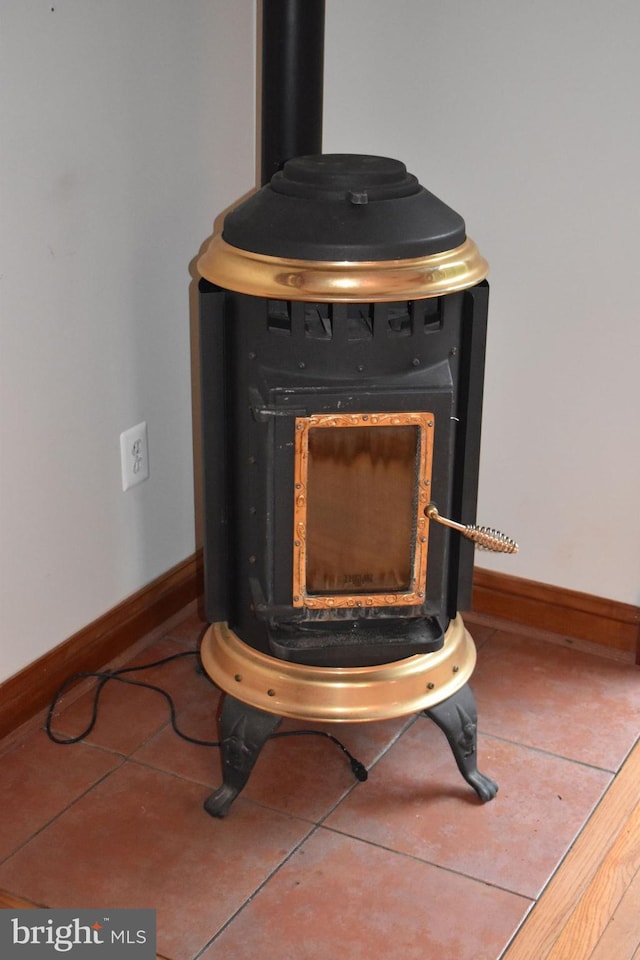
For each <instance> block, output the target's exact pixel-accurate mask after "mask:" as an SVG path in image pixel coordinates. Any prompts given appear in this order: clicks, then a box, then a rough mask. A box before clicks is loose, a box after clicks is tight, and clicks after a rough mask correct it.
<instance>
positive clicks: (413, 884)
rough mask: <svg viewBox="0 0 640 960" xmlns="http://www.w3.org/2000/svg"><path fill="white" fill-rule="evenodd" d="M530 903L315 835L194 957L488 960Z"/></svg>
mask: <svg viewBox="0 0 640 960" xmlns="http://www.w3.org/2000/svg"><path fill="white" fill-rule="evenodd" d="M528 906H529V901H528V900H525V899H524V898H521V897H518V896H516V895H515V894H511V893H506V892H505V891H503V890H498V889H496V888H495V887H494V888H492V887H489V886H487V885H485V884H482V883H478V882H477V881H474V880H470V879H468V878H467V877H461V876H457V875H455V874H452V873H449V872H447V871H444V870H440V869H438V868H437V867H433V866H430V865H429V864H425V863H420V862H419V861H417V860H413V859H411V858H410V857H405V856H401V855H398V854H395V853H392V852H390V851H388V850H381V849H379V848H377V847H374V846H371V845H369V844H366V843H361V842H360V841H358V840H354V839H351V838H349V837H343V836H339V835H337V834H333V833H331V832H330V831H327V830H323V829H322V828H320V829H319V830H318V831H317V832H316V833H315V834H314V835H313V836H312V837H311V838H310V839H309V840H307V841H306V843H305V844H304V845H303V846H302V847H301V848H300V849H299V850H297V851H296V853H295V854H294V855H293V857H292V858H291V859H290V860H289V861H288V862H287V863H286V864H285V865H284V866H283V867H282V868H281V869H280V870H279V871H278V873H277V874H276V876H275V877H274V878H273V879H272V880H271V881H270V882H269V884H268V885H267V886H266V887H265V888H263V889H262V890H260V892H259V893H258V895H257V896H256V897H255V898H254V899H253V900H252V901H251V903H249V904H248V905H247V906H246V907H245V909H244V910H243V911H242V913H240V914H239V915H238V916H237V917H236V918H235V919H234V920H233V922H232V923H231V924H230V925H229V926H228V927H227V929H226V930H224V931H223V932H222V933H221V934H220V936H219V937H218V938H217V940H216V941H215V942H214V943H213V944H212V945H211V946H210V947H209V948H208V949H207V950H205V951H204V953H203V954H202V957H201V958H200V960H231V958H233V960H255V958H257V957H259V958H260V960H336V958H340V957H348V958H349V960H382V958H384V960H431V958H433V960H496V957H497V956H498V955H499V953H500V951H501V948H502V947H504V946H505V944H506V942H507V940H508V939H509V936H510V935H511V934H512V932H513V930H514V929H515V927H516V925H517V924H518V922H519V921H520V919H521V918H522V916H523V915H524V913H525V911H526V910H527V908H528Z"/></svg>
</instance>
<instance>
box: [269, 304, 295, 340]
mask: <svg viewBox="0 0 640 960" xmlns="http://www.w3.org/2000/svg"><path fill="white" fill-rule="evenodd" d="M267 303H268V308H267V328H268V330H269V332H270V333H280V334H283V333H284V334H286V335H288V336H291V304H290V303H288V301H287V300H268V301H267Z"/></svg>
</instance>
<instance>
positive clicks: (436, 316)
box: [414, 297, 442, 333]
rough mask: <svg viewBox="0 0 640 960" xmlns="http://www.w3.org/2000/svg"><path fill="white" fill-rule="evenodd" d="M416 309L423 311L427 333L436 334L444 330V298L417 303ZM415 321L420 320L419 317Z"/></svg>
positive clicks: (433, 298)
mask: <svg viewBox="0 0 640 960" xmlns="http://www.w3.org/2000/svg"><path fill="white" fill-rule="evenodd" d="M414 308H415V310H416V311H417V310H418V309H420V311H421V314H422V317H421V319H422V323H423V327H424V332H425V333H435V332H437V331H438V330H441V329H442V297H430V298H429V299H428V300H419V301H416V303H415V304H414ZM415 319H416V320H417V319H418V318H417V316H416V317H415Z"/></svg>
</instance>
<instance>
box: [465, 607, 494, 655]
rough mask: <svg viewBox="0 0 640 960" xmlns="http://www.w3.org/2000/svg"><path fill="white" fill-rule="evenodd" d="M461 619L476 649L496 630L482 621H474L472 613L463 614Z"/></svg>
mask: <svg viewBox="0 0 640 960" xmlns="http://www.w3.org/2000/svg"><path fill="white" fill-rule="evenodd" d="M463 620H464V625H465V627H466V628H467V630H468V631H469V633H470V634H471V636H472V637H473V642H474V643H475V645H476V649H478V650H479V649H480V648H481V647H483V646H484V645H485V643H486V642H487V640H489V639H490V638H491V637H492V636H493V634H494V633H495V632H496V630H495V627H488V626H486V625H485V624H483V623H476V622H475V621H474V619H473V614H464V616H463Z"/></svg>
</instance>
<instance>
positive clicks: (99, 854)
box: [0, 762, 309, 960]
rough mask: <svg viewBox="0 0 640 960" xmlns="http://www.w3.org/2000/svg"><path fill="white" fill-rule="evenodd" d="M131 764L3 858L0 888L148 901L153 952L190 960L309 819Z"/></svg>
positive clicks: (74, 902) (52, 900)
mask: <svg viewBox="0 0 640 960" xmlns="http://www.w3.org/2000/svg"><path fill="white" fill-rule="evenodd" d="M206 794H207V790H206V788H203V787H202V786H200V785H198V784H194V783H190V782H188V781H185V780H181V779H179V778H177V777H173V776H170V775H168V774H164V773H161V772H159V771H157V770H151V769H148V768H146V767H142V766H139V765H138V764H135V763H131V762H128V763H126V764H125V765H123V766H122V767H121V768H120V769H119V770H117V771H116V772H115V773H114V774H113V775H112V776H110V777H108V778H107V779H105V780H104V781H103V782H102V783H100V784H99V785H97V786H96V788H95V789H93V790H91V791H90V792H89V793H87V794H86V795H85V796H84V797H82V798H81V799H80V800H79V801H78V802H77V803H76V804H75V805H74V806H73V807H71V808H69V809H68V810H67V811H66V812H65V813H64V814H62V815H61V816H60V817H59V818H58V819H57V820H56V821H54V823H52V824H50V825H49V826H48V827H47V828H46V829H45V830H43V831H42V832H41V833H39V834H38V836H36V837H35V838H34V839H33V840H32V841H31V842H30V843H28V844H27V845H26V846H24V847H22V849H21V850H19V851H18V852H17V853H16V854H15V855H14V856H13V857H11V858H10V859H9V860H7V861H5V863H4V864H3V865H2V866H0V888H4V889H6V890H10V891H11V892H12V893H13V894H16V895H18V896H23V897H26V898H28V899H31V900H32V901H34V902H37V903H46V904H47V905H48V906H51V907H70V906H72V907H95V908H107V907H135V906H139V907H153V908H156V909H157V911H158V946H157V949H158V952H159V953H160V954H164V955H166V956H168V957H171V958H173V960H191V958H193V957H194V956H195V955H196V953H197V952H198V951H199V950H201V949H202V947H203V946H205V944H206V943H207V942H208V941H209V940H210V939H211V937H212V936H214V935H215V933H216V931H217V930H218V929H219V928H220V926H221V925H222V924H224V923H225V922H226V921H227V920H228V919H229V917H230V916H231V915H232V914H233V913H234V912H235V911H236V910H238V908H239V907H240V906H241V905H242V904H243V903H244V901H245V900H246V899H247V898H248V897H250V896H251V895H252V894H253V892H254V891H255V890H256V889H257V887H259V886H260V885H261V884H262V883H263V882H264V881H265V879H266V878H267V877H268V875H269V874H270V873H271V872H272V871H273V870H274V869H275V868H276V867H277V866H278V865H279V864H280V863H281V862H282V861H283V860H284V859H285V858H286V857H287V856H288V855H289V853H290V852H291V851H292V849H293V848H294V847H295V846H296V845H297V844H298V843H299V842H300V841H301V840H302V839H303V837H304V836H305V834H306V833H307V831H308V830H309V824H307V823H303V822H302V821H300V820H295V819H293V818H291V817H286V816H284V815H282V814H279V813H276V812H274V811H271V810H266V809H264V808H262V807H259V806H258V805H257V804H254V803H249V802H247V801H245V800H238V801H237V803H236V805H235V806H234V809H233V816H230V817H229V818H227V819H226V820H216V819H214V818H212V817H209V816H208V815H207V814H206V813H205V812H204V810H203V809H202V803H203V800H204V799H205V797H206Z"/></svg>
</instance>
